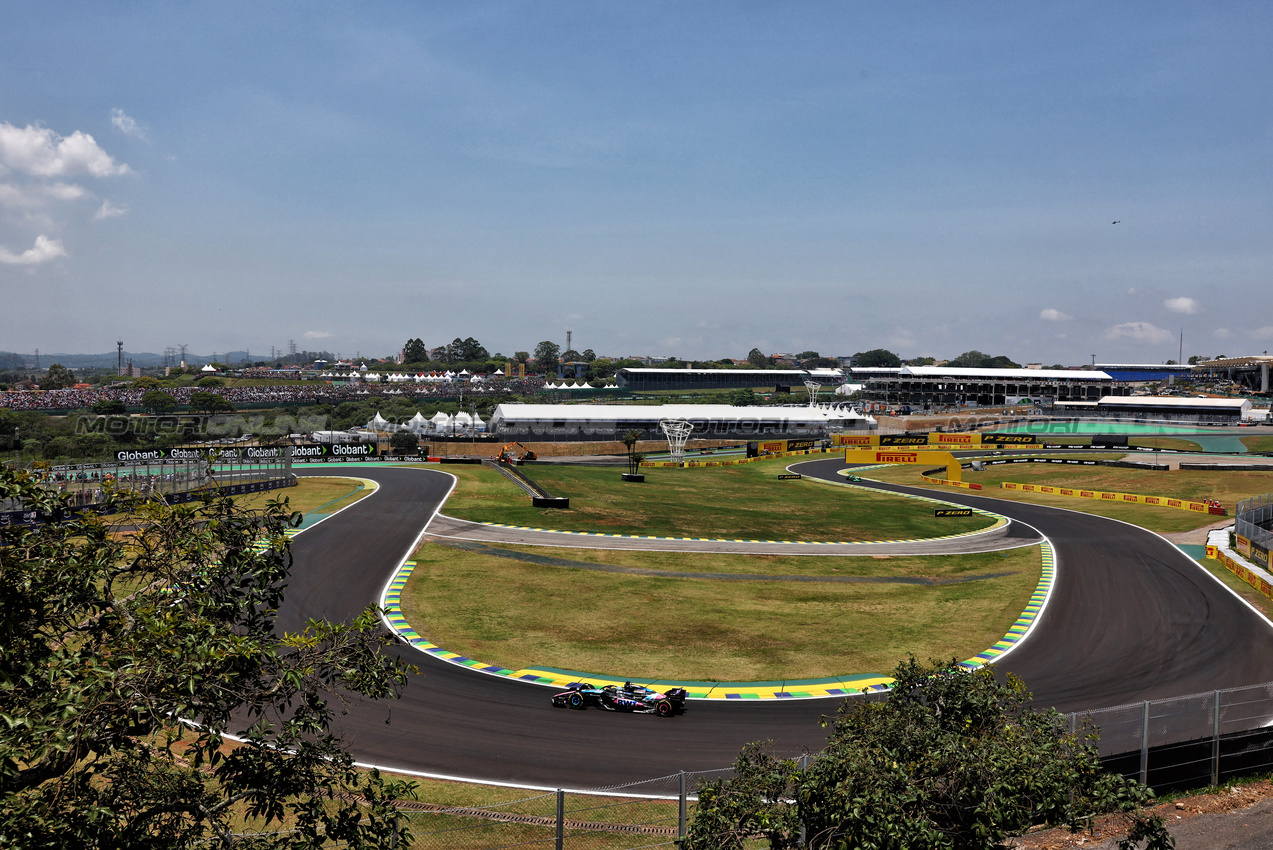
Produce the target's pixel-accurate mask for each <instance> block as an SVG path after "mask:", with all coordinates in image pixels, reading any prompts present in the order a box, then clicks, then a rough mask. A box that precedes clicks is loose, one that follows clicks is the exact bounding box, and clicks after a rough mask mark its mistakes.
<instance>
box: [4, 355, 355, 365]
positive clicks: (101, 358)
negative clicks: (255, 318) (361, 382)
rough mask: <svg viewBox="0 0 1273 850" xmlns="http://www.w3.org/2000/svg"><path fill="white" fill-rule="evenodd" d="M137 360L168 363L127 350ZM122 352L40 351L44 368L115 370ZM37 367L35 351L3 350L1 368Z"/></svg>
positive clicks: (201, 360)
mask: <svg viewBox="0 0 1273 850" xmlns="http://www.w3.org/2000/svg"><path fill="white" fill-rule="evenodd" d="M325 353H326V352H305V354H314V355H315V356H317V354H325ZM247 356H248V352H246V351H226V352H224V353H222V352H217V355H216V360H217V361H218V362H220V363H228V364H230V365H235V364H238V363H242V362H243V361H244V359H245V358H246V357H247ZM252 359H253V360H254V361H256V360H265V359H267V358H266V357H264V356H262V355H260V354H256V355H253V357H252ZM327 359H331V355H327ZM129 360H131V361H133V365H134V366H137V367H139V368H152V367H160V366H163V365H164V356H163V355H162V354H154V353H152V352H149V351H125V352H124V362H125V363H127V362H128V361H129ZM212 361H213V357H212V355H210V354H190V353H187V354H186V362H187V363H188V364H190V365H191V366H202V365H204V364H205V363H211V362H212ZM118 362H119V361H118V355H117V353H116V352H114V351H108V352H107V353H105V354H62V353H51V354H48V353H45V352H43V351H41V352H40V369H41V370H44V369H47V368H49V364H50V363H61V364H62V365H63V366H65V367H66V368H68V369H114V368H115V367H116V365H117V364H118ZM34 367H35V354H34V353H28V354H20V353H18V352H16V351H0V369H31V368H34Z"/></svg>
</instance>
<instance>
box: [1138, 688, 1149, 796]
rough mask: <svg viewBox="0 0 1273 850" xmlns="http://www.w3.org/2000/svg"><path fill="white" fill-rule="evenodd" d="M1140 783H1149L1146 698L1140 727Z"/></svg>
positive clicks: (1147, 706)
mask: <svg viewBox="0 0 1273 850" xmlns="http://www.w3.org/2000/svg"><path fill="white" fill-rule="evenodd" d="M1140 784H1141V785H1148V784H1149V700H1145V717H1144V721H1143V722H1142V723H1141V727H1140Z"/></svg>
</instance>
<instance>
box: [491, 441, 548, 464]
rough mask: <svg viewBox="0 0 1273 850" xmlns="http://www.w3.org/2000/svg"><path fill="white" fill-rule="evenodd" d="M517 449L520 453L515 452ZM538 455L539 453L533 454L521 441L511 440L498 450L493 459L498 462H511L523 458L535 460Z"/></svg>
mask: <svg viewBox="0 0 1273 850" xmlns="http://www.w3.org/2000/svg"><path fill="white" fill-rule="evenodd" d="M517 449H521V452H522V453H521V454H520V455H519V454H517V452H516V450H517ZM538 457H539V455H537V454H535V453H534V452H533V451H531V450H530V449H528V448H526V447H525V446H523V445H522V444H521V443H518V442H512V443H509V444H508V445H506V446H504V448H502V449H500V450H499V454H497V455H495V460H497V461H499V462H500V463H513V462H514V461H517V462H520V461H523V460H535V459H537V458H538Z"/></svg>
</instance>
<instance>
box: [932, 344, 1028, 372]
mask: <svg viewBox="0 0 1273 850" xmlns="http://www.w3.org/2000/svg"><path fill="white" fill-rule="evenodd" d="M948 365H950V366H959V367H961V368H966V369H1020V368H1021V364H1020V363H1017V362H1015V361H1013V360H1010V359H1009V358H1007V357H1006V356H1004V355H1002V354H1000V355H999V356H998V357H991V356H990V355H989V354H984V353H982V352H980V351H977V350H976V349H975V348H974V349H973V350H972V351H965V352H964V353H963V354H961V355H959V356H958V357H956V358H955V359H954V360H952V361H950V363H949V364H948Z"/></svg>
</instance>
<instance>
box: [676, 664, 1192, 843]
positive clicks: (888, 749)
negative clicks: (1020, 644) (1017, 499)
mask: <svg viewBox="0 0 1273 850" xmlns="http://www.w3.org/2000/svg"><path fill="white" fill-rule="evenodd" d="M893 675H894V677H895V678H896V684H895V685H894V688H893V691H892V694H891V695H890V697H889V699H888V700H887V701H882V702H845V703H844V705H843V706H842V707H841V708H840V710H839V713H838V714H837V716H836V718H835V721H834V728H833V731H832V733H831V736H830V740H829V743H828V745H827V748H826V750H825V751H823V752H822V753H820V754H819V755H818V756H817V757H816V758H815V759H814V760H813V762H812V763H811V764H810V766H809V767H808V769H807V770H805V771H800V770H799V769H798V766H797V763H796V762H795V761H792V760H783V759H776V758H774V757H773V756H772V755H770V754H768V753H767V752H766V751H765V750H764V748H763V747H762V746H760V745H758V744H750V745H748V746H747V747H746V748H745V749H744V750H743V752H742V753H741V754H740V755H739V758H738V762H737V763H736V764H735V766H734V770H735V773H736V776H735V778H733V779H730V780H722V781H719V782H715V783H709V784H708V785H705V786H703V787H702V788H701V789H700V790H699V802H698V806H697V808H696V809H695V813H694V819H693V822H692V823H691V825H690V831H689V836H688V839H687V840H686V842H685V844H684V845H683V846H684V848H685V850H708V848H712V850H716V848H741V847H743V846H744V842H745V841H746V840H747V839H748V838H749V837H750V838H755V837H760V838H763V839H765V840H767V841H768V843H769V846H770V847H771V848H774V850H780V849H785V848H795V847H800V846H807V847H810V848H834V850H912V848H920V847H922V848H951V849H952V850H965V848H966V850H974V848H975V850H984V848H993V847H998V846H1001V844H1002V842H1003V841H1004V840H1005V839H1007V838H1009V837H1011V836H1014V835H1020V834H1021V833H1023V832H1025V831H1026V830H1027V829H1029V828H1030V827H1031V826H1034V825H1048V826H1066V827H1069V828H1070V829H1071V830H1077V829H1080V828H1081V827H1082V826H1083V825H1084V821H1085V820H1086V819H1087V818H1089V817H1091V816H1093V815H1096V814H1104V813H1111V812H1122V813H1125V815H1126V817H1127V819H1128V823H1129V826H1130V829H1129V834H1128V837H1127V838H1126V839H1124V840H1123V841H1122V842H1120V843H1119V846H1120V848H1130V847H1135V846H1139V845H1140V843H1141V842H1142V841H1143V842H1146V844H1145V846H1146V847H1147V848H1153V850H1163V849H1164V848H1170V847H1172V846H1173V843H1172V839H1171V837H1170V835H1169V834H1168V833H1167V831H1166V828H1165V827H1164V826H1163V822H1162V820H1161V819H1160V818H1157V817H1154V816H1149V815H1145V814H1142V813H1141V812H1140V811H1139V810H1140V809H1141V807H1143V806H1144V805H1145V804H1146V803H1148V802H1149V801H1150V800H1151V799H1152V798H1153V792H1152V791H1150V790H1149V789H1148V788H1146V787H1145V786H1143V785H1140V784H1139V783H1137V782H1134V781H1132V780H1129V779H1125V778H1123V777H1121V776H1114V775H1110V774H1106V773H1103V772H1102V771H1101V768H1100V762H1099V760H1098V758H1097V751H1096V747H1095V743H1094V741H1095V734H1094V733H1093V732H1092V731H1091V730H1090V729H1088V730H1084V731H1083V733H1082V734H1081V735H1078V736H1075V735H1071V734H1070V733H1069V731H1068V727H1067V724H1066V722H1065V718H1064V717H1062V716H1061V715H1060V714H1058V713H1057V712H1056V711H1054V710H1050V711H1038V710H1035V709H1032V708H1030V707H1029V706H1028V705H1027V703H1028V701H1029V698H1030V694H1029V692H1027V691H1026V689H1025V686H1024V685H1023V684H1022V683H1021V681H1020V680H1019V679H1016V678H1015V677H1011V676H1009V677H1008V680H1007V681H1006V682H1002V681H999V680H997V679H996V678H995V676H994V673H993V672H992V671H991V669H990V668H985V667H983V668H981V669H979V670H976V671H970V670H965V669H963V668H960V667H957V666H955V665H954V664H953V663H952V664H949V665H947V664H932V665H928V666H925V665H921V664H918V663H917V662H916V661H915V659H913V658H912V659H910V660H909V661H905V662H903V663H902V664H900V665H899V666H898V668H897V670H896V671H895V672H894V674H893ZM802 832H803V836H804V841H805V844H803V845H802V844H801V834H802Z"/></svg>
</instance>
